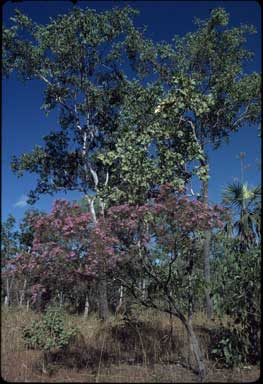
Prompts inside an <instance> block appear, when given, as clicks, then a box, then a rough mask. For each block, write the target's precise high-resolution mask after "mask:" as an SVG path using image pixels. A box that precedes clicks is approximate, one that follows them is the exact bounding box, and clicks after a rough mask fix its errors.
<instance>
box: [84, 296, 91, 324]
mask: <svg viewBox="0 0 263 384" xmlns="http://www.w3.org/2000/svg"><path fill="white" fill-rule="evenodd" d="M89 308H90V304H89V297H88V295H87V296H86V301H85V310H84V315H83V317H84V319H86V318H87V317H88V314H89Z"/></svg>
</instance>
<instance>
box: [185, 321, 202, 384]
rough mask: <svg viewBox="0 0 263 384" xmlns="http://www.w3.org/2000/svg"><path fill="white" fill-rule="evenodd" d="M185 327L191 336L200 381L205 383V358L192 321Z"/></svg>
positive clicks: (186, 323)
mask: <svg viewBox="0 0 263 384" xmlns="http://www.w3.org/2000/svg"><path fill="white" fill-rule="evenodd" d="M184 325H185V327H186V330H187V333H188V336H189V340H190V346H191V350H192V352H193V355H194V357H195V359H196V362H197V366H198V371H199V376H200V379H201V381H203V379H204V378H205V375H206V368H205V363H204V357H203V353H202V351H201V349H200V347H199V342H198V340H197V337H196V335H195V332H194V329H193V326H192V321H191V319H190V320H188V321H187V322H185V323H184Z"/></svg>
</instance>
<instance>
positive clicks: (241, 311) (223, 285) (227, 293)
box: [212, 237, 261, 362]
mask: <svg viewBox="0 0 263 384" xmlns="http://www.w3.org/2000/svg"><path fill="white" fill-rule="evenodd" d="M218 240H219V241H220V247H219V248H221V251H219V250H218V257H217V258H216V260H215V261H214V269H215V272H214V278H213V289H212V294H213V301H214V308H215V311H216V313H217V314H218V315H219V316H222V317H223V316H224V315H225V314H227V315H229V316H230V318H231V319H233V321H234V323H235V324H237V329H239V332H240V333H239V337H241V338H242V343H243V345H244V346H246V351H245V352H244V354H245V355H246V359H247V360H248V361H251V362H255V361H257V360H258V358H259V353H260V352H259V348H260V341H259V331H260V316H261V309H260V297H261V284H260V279H261V276H260V270H261V258H260V248H259V247H254V248H250V249H247V250H246V251H244V252H240V251H239V249H240V246H239V244H238V243H239V240H238V239H224V238H222V237H220V239H218Z"/></svg>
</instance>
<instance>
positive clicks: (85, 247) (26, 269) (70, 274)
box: [12, 200, 117, 300]
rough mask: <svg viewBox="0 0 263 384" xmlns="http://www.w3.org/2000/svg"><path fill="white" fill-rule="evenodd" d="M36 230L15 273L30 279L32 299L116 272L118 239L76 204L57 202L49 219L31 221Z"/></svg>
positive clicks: (43, 216)
mask: <svg viewBox="0 0 263 384" xmlns="http://www.w3.org/2000/svg"><path fill="white" fill-rule="evenodd" d="M28 220H29V221H30V225H31V226H32V228H33V230H34V239H33V246H32V249H31V251H30V252H29V253H20V254H18V255H17V257H16V258H15V259H14V260H13V265H14V267H13V268H12V273H16V274H23V275H28V276H30V280H31V282H33V287H32V297H33V299H34V300H35V299H36V297H37V293H39V294H41V293H42V292H44V291H43V287H45V288H46V289H49V290H50V289H52V290H53V291H54V290H56V289H60V290H61V289H62V288H63V287H65V286H66V287H68V286H69V285H72V284H74V283H76V280H78V278H85V279H88V280H89V279H94V278H96V277H97V276H98V275H99V274H100V273H105V272H107V271H109V270H111V269H112V268H114V266H115V263H116V260H117V255H116V252H115V246H116V244H117V239H116V238H115V237H114V236H112V235H111V234H110V233H109V231H108V229H107V224H106V223H105V221H104V220H103V219H100V220H99V221H98V222H97V224H96V225H95V224H94V222H93V220H92V217H91V214H90V213H87V212H83V211H82V210H81V208H80V207H79V206H78V205H76V204H71V203H69V202H67V201H66V200H57V201H55V202H54V205H53V208H52V210H51V212H50V214H48V215H39V216H36V215H35V216H32V217H29V219H28Z"/></svg>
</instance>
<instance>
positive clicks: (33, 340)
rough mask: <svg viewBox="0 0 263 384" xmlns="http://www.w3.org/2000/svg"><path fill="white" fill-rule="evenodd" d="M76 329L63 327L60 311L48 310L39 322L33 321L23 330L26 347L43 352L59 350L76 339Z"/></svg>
mask: <svg viewBox="0 0 263 384" xmlns="http://www.w3.org/2000/svg"><path fill="white" fill-rule="evenodd" d="M76 335H77V329H76V328H74V327H69V326H66V325H65V320H64V313H63V311H61V310H60V309H56V308H48V309H47V311H46V312H45V314H44V315H43V317H42V319H41V320H34V321H32V323H31V324H30V325H28V326H27V327H25V328H24V329H23V339H24V342H25V344H26V345H27V347H29V348H32V349H39V350H42V351H44V352H51V351H53V350H61V349H64V348H65V347H67V346H68V345H69V343H70V342H71V341H72V340H73V339H74V338H75V337H76Z"/></svg>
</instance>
